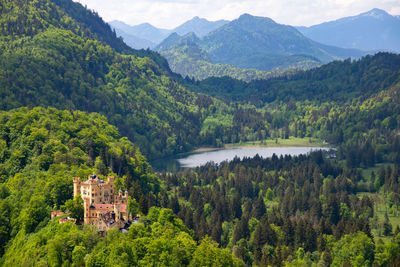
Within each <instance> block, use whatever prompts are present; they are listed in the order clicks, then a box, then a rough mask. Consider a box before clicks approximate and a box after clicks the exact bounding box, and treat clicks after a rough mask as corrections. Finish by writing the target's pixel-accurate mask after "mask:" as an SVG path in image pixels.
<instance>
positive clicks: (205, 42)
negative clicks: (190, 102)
mask: <svg viewBox="0 0 400 267" xmlns="http://www.w3.org/2000/svg"><path fill="white" fill-rule="evenodd" d="M170 37H171V36H170ZM190 40H191V41H192V44H193V42H195V43H196V45H197V46H198V47H199V48H200V49H202V50H203V51H204V52H205V53H207V55H208V58H209V61H210V62H211V63H221V64H230V65H234V66H237V67H240V68H255V69H259V70H272V69H287V68H300V69H303V68H310V67H314V66H316V65H320V64H321V63H326V62H329V61H332V60H335V59H341V58H348V57H359V56H361V55H362V54H363V53H362V52H361V51H357V50H349V49H342V48H337V47H331V46H327V45H322V44H319V43H317V42H315V41H312V40H310V39H309V38H307V37H305V36H303V35H302V34H301V33H300V32H299V31H298V30H296V29H295V28H294V27H291V26H286V25H281V24H278V23H276V22H274V21H273V20H272V19H269V18H264V17H255V16H251V15H249V14H244V15H242V16H240V17H239V18H238V19H236V20H234V21H232V22H230V23H228V24H225V25H223V26H222V27H220V28H218V29H216V30H214V31H213V32H211V33H209V34H207V35H206V36H204V37H203V38H199V39H198V41H197V42H196V41H195V39H193V38H192V39H190ZM174 42H175V44H174ZM187 45H188V43H187V36H184V37H181V38H179V39H178V38H177V36H176V35H174V36H173V38H172V37H171V38H167V39H166V40H165V41H164V42H162V43H161V44H160V45H159V46H157V47H156V49H158V50H159V51H161V52H163V54H166V53H167V51H166V50H170V49H179V48H181V47H182V46H187ZM168 54H169V55H171V54H174V53H171V51H168ZM176 54H178V53H176ZM170 60H171V58H170V57H169V62H171V61H170Z"/></svg>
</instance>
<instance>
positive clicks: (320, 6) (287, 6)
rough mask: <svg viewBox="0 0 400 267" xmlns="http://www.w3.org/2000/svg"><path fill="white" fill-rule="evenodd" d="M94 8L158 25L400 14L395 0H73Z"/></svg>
mask: <svg viewBox="0 0 400 267" xmlns="http://www.w3.org/2000/svg"><path fill="white" fill-rule="evenodd" d="M75 1H77V2H80V3H82V4H83V5H87V6H88V7H89V8H90V9H93V10H96V11H97V12H98V13H99V14H100V15H101V16H102V17H103V18H104V19H105V20H106V21H111V20H121V21H124V22H126V23H128V24H131V25H136V24H140V23H143V22H149V23H151V24H153V25H155V26H157V27H161V28H169V29H171V28H174V27H176V26H177V25H179V24H181V23H183V22H185V21H187V20H189V19H191V18H193V17H194V16H199V17H203V18H207V19H209V20H219V19H228V20H232V19H235V18H237V17H239V16H240V15H241V14H243V13H249V14H252V15H257V16H263V17H270V18H272V19H273V20H275V21H276V22H278V23H282V24H288V25H306V26H309V25H314V24H318V23H321V22H324V21H329V20H335V19H338V18H341V17H345V16H353V15H357V14H359V13H361V12H365V11H368V10H370V9H372V8H381V9H384V10H386V11H387V12H389V13H390V14H392V15H400V13H399V12H400V1H399V0H280V1H276V0H119V1H110V0H75Z"/></svg>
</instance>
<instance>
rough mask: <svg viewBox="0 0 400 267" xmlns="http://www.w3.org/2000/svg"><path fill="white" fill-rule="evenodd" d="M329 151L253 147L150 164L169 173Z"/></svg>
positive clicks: (163, 160) (190, 154)
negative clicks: (242, 160) (237, 160)
mask: <svg viewBox="0 0 400 267" xmlns="http://www.w3.org/2000/svg"><path fill="white" fill-rule="evenodd" d="M321 149H322V150H329V148H326V147H254V148H231V149H222V150H216V151H207V152H200V153H189V154H183V155H181V156H179V157H176V158H169V159H162V160H157V161H153V162H151V165H152V166H153V168H154V169H155V170H156V171H162V170H165V171H170V172H175V171H177V170H179V169H181V168H195V167H198V166H201V165H204V164H206V163H207V162H210V161H213V162H215V163H221V162H223V161H225V160H232V159H234V158H235V157H239V158H243V157H254V156H255V155H257V154H258V155H259V156H261V157H263V158H269V157H272V155H273V154H276V155H277V156H278V157H279V156H280V155H287V154H289V155H292V156H296V155H300V154H307V153H309V152H311V151H313V150H314V151H315V150H321Z"/></svg>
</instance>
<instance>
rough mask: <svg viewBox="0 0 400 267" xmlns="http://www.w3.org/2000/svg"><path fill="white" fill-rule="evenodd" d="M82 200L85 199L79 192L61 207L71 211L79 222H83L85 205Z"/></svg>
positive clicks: (72, 215)
mask: <svg viewBox="0 0 400 267" xmlns="http://www.w3.org/2000/svg"><path fill="white" fill-rule="evenodd" d="M82 202H83V200H82V198H81V195H80V194H78V195H76V196H75V197H74V199H68V200H67V201H66V202H65V205H63V206H61V209H62V210H63V211H69V212H71V214H70V216H71V217H72V218H75V219H76V221H77V222H83V216H84V207H83V204H82Z"/></svg>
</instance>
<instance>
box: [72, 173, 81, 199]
mask: <svg viewBox="0 0 400 267" xmlns="http://www.w3.org/2000/svg"><path fill="white" fill-rule="evenodd" d="M73 179H74V197H75V196H76V195H78V194H80V193H81V178H79V177H74V178H73Z"/></svg>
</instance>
